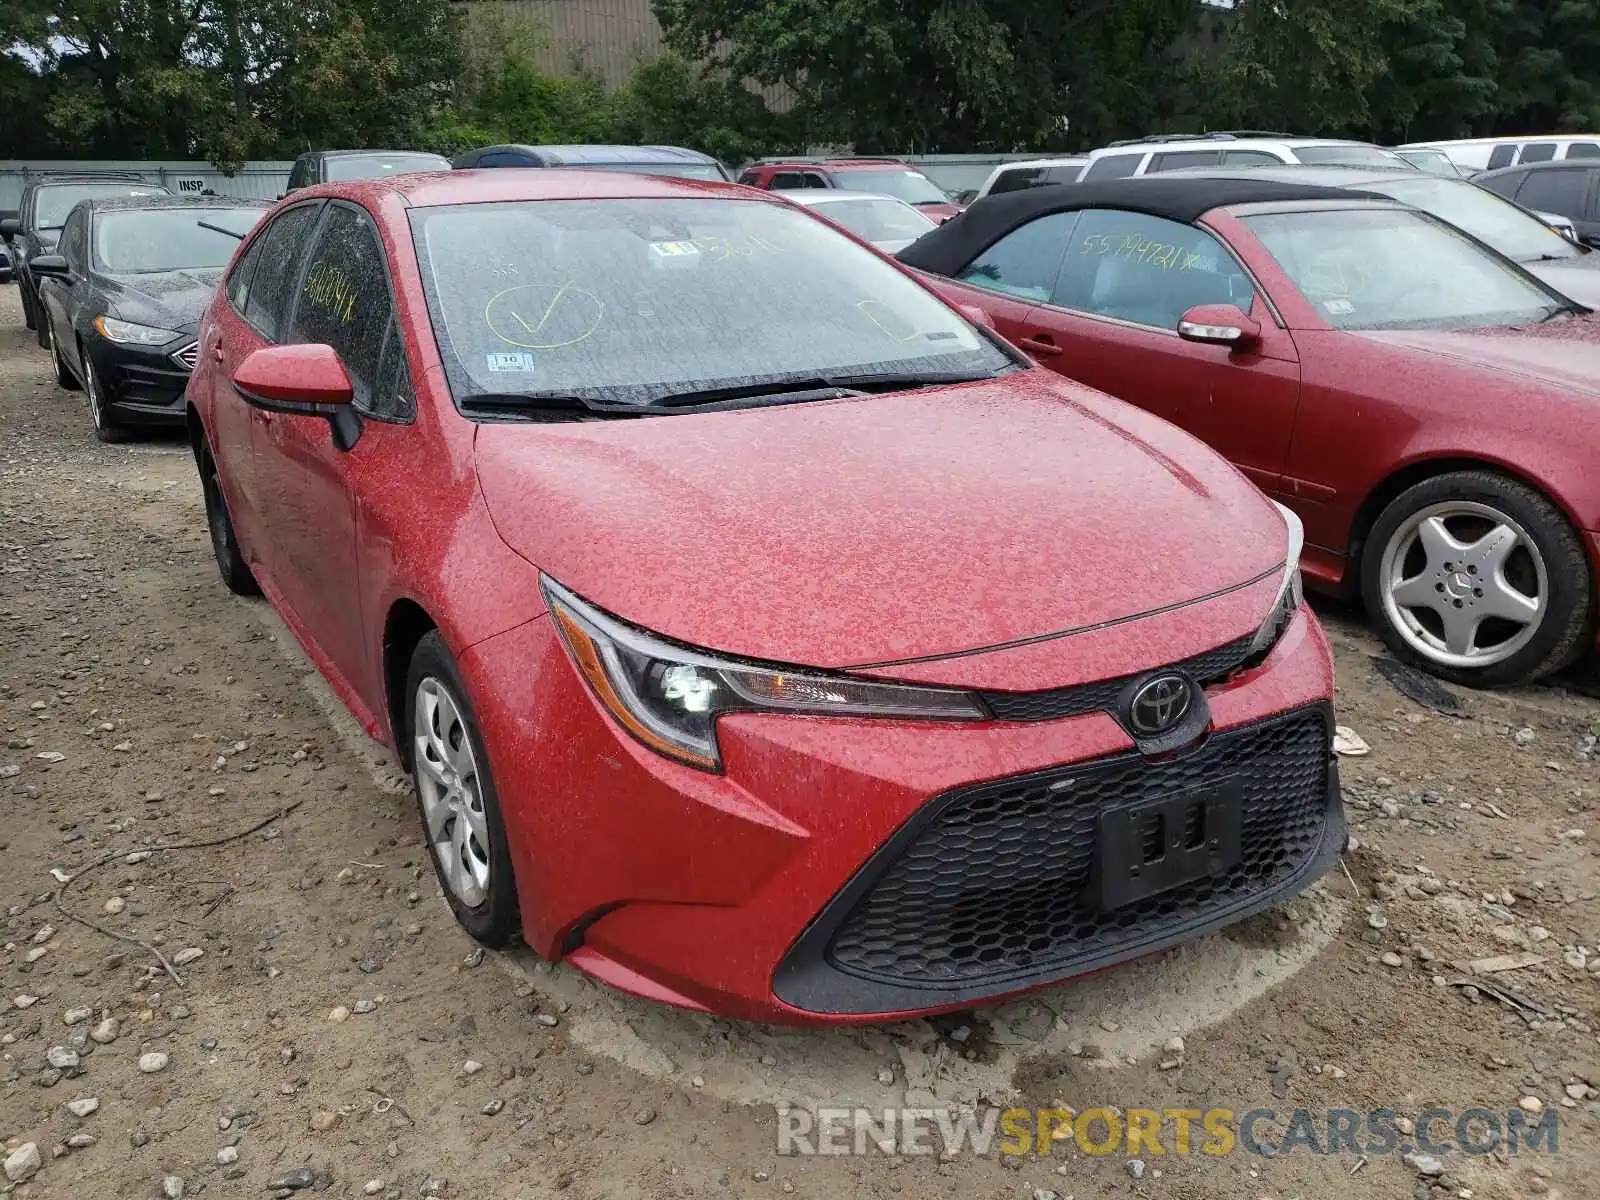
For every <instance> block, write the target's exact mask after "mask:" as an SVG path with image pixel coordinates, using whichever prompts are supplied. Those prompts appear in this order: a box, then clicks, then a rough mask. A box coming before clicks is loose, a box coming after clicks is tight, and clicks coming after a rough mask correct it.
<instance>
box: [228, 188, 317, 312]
mask: <svg viewBox="0 0 1600 1200" xmlns="http://www.w3.org/2000/svg"><path fill="white" fill-rule="evenodd" d="M321 210H322V205H321V204H302V205H300V206H298V207H296V208H291V209H289V210H288V211H287V212H285V213H283V214H282V215H281V216H279V217H278V219H277V220H275V221H273V223H272V227H271V228H270V229H268V230H267V231H266V232H265V233H263V234H262V235H261V239H260V241H258V242H257V243H256V247H259V249H260V261H259V262H258V264H257V266H256V268H255V273H254V275H253V277H252V278H251V280H250V285H249V292H248V295H247V296H246V297H245V305H244V319H245V320H246V321H248V322H250V324H251V325H252V326H254V327H255V330H256V332H257V333H259V334H260V335H261V336H262V337H264V338H265V339H266V340H267V341H269V342H276V341H278V340H279V333H280V332H281V330H282V327H283V325H284V324H285V318H286V317H287V316H288V310H289V301H290V299H291V297H292V295H293V292H294V287H295V285H296V284H297V283H298V282H299V280H300V270H301V268H302V267H303V266H304V265H305V250H306V243H307V242H308V241H309V240H310V237H311V227H312V226H313V225H314V224H315V220H314V218H315V217H316V215H317V213H319V212H320V211H321ZM254 251H255V247H252V253H254Z"/></svg>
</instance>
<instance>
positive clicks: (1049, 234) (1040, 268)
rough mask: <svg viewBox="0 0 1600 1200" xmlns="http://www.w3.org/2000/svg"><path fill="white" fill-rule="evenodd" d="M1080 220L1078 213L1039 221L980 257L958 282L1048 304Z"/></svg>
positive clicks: (1016, 230)
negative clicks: (1069, 243) (1071, 236)
mask: <svg viewBox="0 0 1600 1200" xmlns="http://www.w3.org/2000/svg"><path fill="white" fill-rule="evenodd" d="M1077 219H1078V214H1077V213H1075V212H1064V213H1050V214H1049V215H1047V216H1043V217H1036V218H1034V219H1033V220H1032V221H1029V222H1028V223H1027V224H1026V225H1023V226H1022V227H1020V228H1018V229H1013V230H1012V231H1011V232H1010V233H1008V234H1006V236H1005V237H1003V238H1001V239H1000V240H999V241H998V242H996V243H995V244H994V245H992V246H990V247H989V248H988V249H987V250H985V251H984V252H983V253H982V254H980V255H978V257H977V258H975V259H974V260H973V261H972V262H971V263H970V264H969V265H968V266H967V268H966V270H964V271H962V272H961V273H960V274H958V275H957V276H956V278H957V279H959V280H961V281H962V282H963V283H970V284H971V285H972V286H973V287H980V288H987V289H988V290H989V291H992V292H1004V293H1005V294H1006V295H1009V296H1017V297H1020V298H1021V299H1023V300H1048V299H1049V298H1050V292H1051V289H1052V288H1053V287H1054V286H1055V281H1056V275H1057V274H1058V273H1059V271H1060V269H1061V255H1062V252H1063V250H1064V249H1065V248H1066V244H1067V235H1068V234H1069V233H1070V232H1071V231H1072V226H1073V224H1074V223H1075V222H1076V221H1077Z"/></svg>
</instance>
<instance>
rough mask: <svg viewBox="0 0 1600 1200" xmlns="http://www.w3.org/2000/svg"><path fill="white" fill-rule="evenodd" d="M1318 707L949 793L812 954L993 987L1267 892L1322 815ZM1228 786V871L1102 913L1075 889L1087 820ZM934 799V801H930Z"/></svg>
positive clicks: (865, 969) (1082, 878) (1285, 874)
mask: <svg viewBox="0 0 1600 1200" xmlns="http://www.w3.org/2000/svg"><path fill="white" fill-rule="evenodd" d="M1328 736H1329V734H1328V729H1327V725H1326V723H1325V716H1324V712H1323V710H1322V709H1320V708H1318V709H1308V710H1302V711H1299V712H1295V713H1291V714H1289V715H1288V716H1285V717H1280V718H1277V719H1275V720H1272V721H1270V722H1266V723H1263V724H1260V725H1252V726H1249V727H1247V728H1245V729H1241V730H1235V731H1231V732H1228V733H1224V734H1220V735H1218V736H1216V737H1213V738H1212V739H1210V740H1209V741H1208V742H1207V743H1205V744H1204V745H1203V746H1202V747H1201V748H1200V749H1199V750H1197V751H1195V752H1194V753H1191V754H1187V755H1184V756H1183V757H1181V758H1175V759H1172V760H1170V761H1166V762H1152V761H1149V760H1147V759H1144V758H1142V757H1139V756H1137V755H1126V756H1119V757H1117V758H1114V759H1109V760H1104V761H1102V762H1101V763H1098V764H1096V765H1094V766H1090V767H1081V766H1078V767H1070V768H1062V769H1060V770H1056V771H1046V772H1041V773H1039V774H1037V775H1030V776H1024V777H1021V778H1017V779H1010V780H1001V781H998V782H996V783H989V784H983V785H980V786H978V787H975V788H969V789H967V790H965V791H962V792H957V793H954V794H953V795H952V796H951V797H949V798H948V799H947V800H946V801H944V802H943V804H942V807H940V808H939V809H938V810H937V812H936V813H935V815H934V816H933V818H932V819H931V821H929V822H928V823H927V824H926V826H925V827H923V828H922V829H921V830H920V832H917V833H915V834H913V835H912V836H913V837H914V840H913V841H912V842H911V844H910V845H909V846H908V847H907V848H906V849H905V850H904V851H903V852H901V853H899V854H898V855H897V856H896V857H895V858H894V860H893V862H892V863H891V865H890V866H889V867H888V868H887V869H886V870H885V872H884V874H883V876H882V877H881V878H880V879H879V880H878V881H877V882H876V884H874V885H873V886H872V887H871V888H870V890H869V891H867V892H866V894H865V895H864V896H863V897H862V899H861V900H860V901H859V902H858V903H857V904H856V905H855V907H854V908H853V909H852V910H851V911H850V912H849V914H848V915H847V916H846V917H845V918H844V920H843V921H842V923H841V924H840V926H839V929H838V931H837V933H835V935H834V937H833V940H832V943H831V946H830V948H829V950H828V954H827V957H828V959H829V961H830V962H831V963H832V964H833V966H834V967H835V968H836V969H837V970H840V971H845V972H848V973H850V974H853V975H856V976H859V977H861V978H864V979H869V980H874V981H877V982H881V983H889V984H898V985H905V986H919V985H920V986H929V985H933V986H951V985H966V984H979V983H981V984H983V985H985V986H987V985H989V984H991V983H993V984H1000V983H1003V982H1004V981H1005V980H1006V979H1007V978H1010V977H1014V976H1023V975H1027V976H1037V975H1038V974H1039V973H1040V972H1042V971H1049V972H1051V973H1059V974H1061V975H1066V974H1070V973H1071V969H1072V966H1073V964H1074V963H1075V962H1078V961H1088V960H1091V959H1095V958H1100V957H1103V956H1105V955H1106V954H1108V953H1114V952H1115V951H1116V950H1117V949H1118V947H1119V946H1126V945H1131V944H1140V943H1144V942H1147V941H1154V940H1157V939H1160V938H1163V937H1172V936H1175V935H1181V934H1182V933H1183V930H1184V928H1185V927H1189V926H1199V925H1202V924H1205V923H1207V922H1210V921H1214V920H1216V919H1217V917H1218V916H1219V915H1222V914H1223V913H1224V912H1226V910H1228V909H1230V908H1233V907H1236V906H1239V905H1243V904H1245V903H1247V902H1248V901H1249V900H1250V899H1251V898H1252V897H1255V896H1257V895H1259V894H1261V893H1263V892H1266V891H1269V890H1272V889H1273V888H1274V887H1275V886H1277V885H1279V884H1281V883H1283V882H1285V881H1286V880H1288V879H1289V878H1290V877H1291V876H1292V875H1294V874H1295V872H1296V871H1298V870H1299V869H1300V868H1301V867H1303V866H1304V865H1305V864H1306V863H1307V861H1308V860H1309V859H1310V858H1311V857H1312V855H1313V854H1314V853H1315V851H1316V849H1317V846H1318V843H1319V842H1320V840H1321V836H1322V832H1323V827H1324V824H1325V822H1326V819H1327V805H1328V791H1327V784H1328V772H1329V769H1330V768H1329V761H1330V760H1329V747H1328ZM1225 779H1232V780H1235V781H1236V782H1237V783H1238V784H1239V785H1240V787H1241V804H1242V806H1243V809H1242V819H1241V849H1242V855H1241V857H1240V860H1239V862H1238V864H1237V865H1236V866H1235V867H1233V868H1232V869H1231V870H1229V871H1227V872H1226V873H1224V874H1222V875H1219V876H1212V877H1209V878H1206V879H1203V880H1199V881H1196V882H1191V883H1187V884H1182V885H1179V886H1178V887H1175V888H1173V889H1172V890H1170V891H1167V892H1163V893H1161V894H1159V895H1156V896H1151V897H1148V898H1146V899H1143V900H1139V901H1135V902H1134V903H1132V904H1129V905H1126V906H1125V907H1122V908H1119V909H1115V910H1113V911H1103V910H1102V909H1100V908H1099V907H1098V906H1097V905H1096V904H1095V903H1094V901H1093V900H1092V899H1091V898H1090V895H1089V885H1090V873H1091V869H1092V867H1093V858H1094V853H1095V839H1096V830H1097V828H1098V824H1099V818H1100V814H1101V813H1102V812H1103V811H1104V810H1106V809H1107V808H1112V807H1117V806H1120V805H1123V804H1127V803H1129V802H1137V801H1141V800H1153V799H1158V798H1162V797H1166V796H1171V795H1175V794H1178V793H1180V792H1184V791H1187V790H1189V789H1194V788H1205V787H1208V786H1212V785H1215V784H1218V783H1220V782H1222V781H1223V780H1225ZM936 803H938V802H936Z"/></svg>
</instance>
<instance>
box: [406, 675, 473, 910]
mask: <svg viewBox="0 0 1600 1200" xmlns="http://www.w3.org/2000/svg"><path fill="white" fill-rule="evenodd" d="M412 711H413V713H414V716H413V718H412V738H413V744H414V749H415V755H414V757H415V760H416V770H417V795H418V796H419V797H420V798H421V800H422V814H423V821H424V823H425V824H426V827H427V834H428V840H429V841H431V842H432V843H433V849H434V853H435V854H436V855H437V857H438V861H439V868H440V870H439V874H440V875H441V876H442V877H443V879H444V881H445V883H446V885H447V886H448V887H449V888H450V890H451V892H453V893H454V894H455V896H456V898H457V899H458V900H460V901H461V903H463V904H465V905H466V906H467V907H469V908H476V907H477V906H478V905H480V904H482V903H483V901H484V898H485V897H486V896H487V895H488V892H489V822H488V819H487V817H486V816H485V813H484V807H483V792H482V790H481V787H480V783H479V777H478V760H477V757H476V755H475V754H474V753H473V750H472V740H471V738H469V737H468V736H467V727H466V723H465V722H464V721H463V720H462V719H461V710H460V707H459V705H458V704H457V703H456V700H455V698H454V697H453V696H452V695H451V694H450V691H449V689H448V688H447V687H446V686H445V685H444V683H443V682H442V681H440V680H439V679H437V678H435V677H433V676H431V675H430V676H425V677H424V678H423V679H422V680H421V681H420V682H419V683H418V684H417V692H416V703H415V704H414V705H413V708H412Z"/></svg>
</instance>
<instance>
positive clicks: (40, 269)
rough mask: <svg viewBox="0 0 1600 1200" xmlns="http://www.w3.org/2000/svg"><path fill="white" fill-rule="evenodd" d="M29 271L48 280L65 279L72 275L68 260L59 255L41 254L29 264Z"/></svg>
mask: <svg viewBox="0 0 1600 1200" xmlns="http://www.w3.org/2000/svg"><path fill="white" fill-rule="evenodd" d="M28 270H30V271H32V272H33V273H34V274H35V275H43V276H44V277H45V278H47V279H65V278H67V276H69V275H71V274H72V268H70V267H68V266H67V260H66V259H64V258H62V257H61V255H59V254H41V255H39V257H38V258H36V259H34V260H33V261H32V262H30V263H29V264H28Z"/></svg>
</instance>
